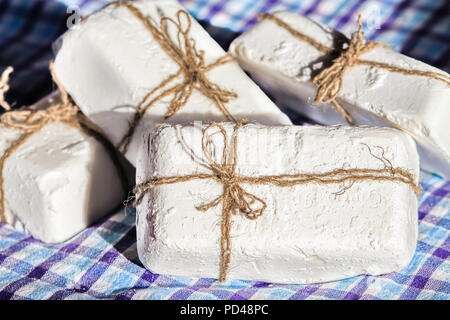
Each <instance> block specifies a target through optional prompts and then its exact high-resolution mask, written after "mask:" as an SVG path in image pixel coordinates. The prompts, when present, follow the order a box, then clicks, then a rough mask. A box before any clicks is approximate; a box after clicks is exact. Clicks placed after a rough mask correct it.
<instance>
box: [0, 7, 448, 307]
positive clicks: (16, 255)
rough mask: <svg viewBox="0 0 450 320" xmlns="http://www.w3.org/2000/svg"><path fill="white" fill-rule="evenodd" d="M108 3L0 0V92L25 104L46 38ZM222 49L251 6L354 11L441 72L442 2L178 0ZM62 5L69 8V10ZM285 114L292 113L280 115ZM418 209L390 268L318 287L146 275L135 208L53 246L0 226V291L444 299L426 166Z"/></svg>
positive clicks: (339, 17) (44, 89)
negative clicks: (0, 85) (406, 245)
mask: <svg viewBox="0 0 450 320" xmlns="http://www.w3.org/2000/svg"><path fill="white" fill-rule="evenodd" d="M107 2H108V1H95V0H91V1H89V0H84V1H83V0H73V1H69V0H65V1H59V2H58V1H48V0H47V1H41V0H33V1H29V0H3V1H0V44H1V45H0V47H1V50H0V64H1V66H0V68H1V70H3V69H4V68H5V67H6V66H7V65H13V66H14V67H15V69H16V71H17V72H16V73H15V75H14V77H13V82H12V90H11V92H10V94H8V100H9V101H12V102H15V105H21V104H23V103H26V104H30V103H33V102H35V101H36V100H37V99H38V98H40V97H42V96H44V95H45V94H46V93H48V92H50V91H51V90H52V85H51V81H50V76H49V73H48V71H47V66H48V62H49V59H51V57H52V53H51V43H52V42H53V41H54V40H55V39H56V38H57V37H58V36H59V35H60V34H61V33H63V32H64V31H65V30H66V28H67V25H66V22H67V18H68V17H70V16H71V15H72V14H73V13H74V12H80V13H81V14H88V13H90V12H92V11H93V10H95V9H97V8H99V7H101V6H102V5H104V4H105V3H107ZM181 2H182V3H183V4H184V5H185V6H186V7H187V9H188V10H189V11H190V12H191V13H192V14H193V15H194V16H195V17H196V18H197V19H199V20H201V22H202V24H203V25H204V26H205V27H206V28H207V30H208V31H209V32H210V33H211V35H212V36H213V37H214V38H215V39H216V40H218V41H219V42H220V43H221V44H222V45H223V46H224V47H225V48H226V47H227V46H228V44H229V42H230V41H231V40H232V39H233V38H234V37H235V36H236V35H237V34H238V33H239V32H242V31H243V30H245V29H247V28H248V27H249V26H251V25H252V24H253V23H255V17H256V15H257V13H259V12H264V11H272V10H279V9H285V10H290V11H294V12H298V13H301V14H304V15H307V16H309V17H311V18H314V19H316V20H318V21H321V22H323V23H326V24H328V25H330V26H331V27H336V28H339V29H341V30H343V31H345V32H351V31H353V30H354V29H355V26H356V23H355V12H357V11H361V12H362V13H363V14H364V16H366V17H369V18H370V19H371V20H370V21H369V20H367V21H366V23H367V24H366V30H365V31H366V35H367V37H368V38H370V39H372V40H376V41H380V42H384V43H386V44H389V45H390V46H392V47H394V48H395V49H396V50H399V51H401V52H403V53H405V54H407V55H409V56H412V57H414V58H417V59H420V60H422V61H425V62H427V63H430V64H432V65H435V66H437V67H439V68H442V69H444V70H446V71H450V3H449V1H448V0H374V1H357V0H322V1H319V0H230V1H224V0H182V1H181ZM68 8H69V10H68ZM289 115H290V116H291V117H292V119H293V120H294V121H299V120H298V115H296V114H293V113H290V114H289ZM421 184H422V187H423V188H424V191H423V193H422V195H421V197H420V209H419V212H418V218H419V221H420V224H419V231H420V234H419V242H418V245H417V250H416V254H415V256H414V258H413V259H412V261H411V263H410V264H409V265H408V266H407V267H406V268H405V269H403V270H402V271H401V272H399V273H392V274H387V275H385V276H379V277H372V276H358V277H354V278H350V279H346V280H343V281H337V282H330V283H326V284H318V285H277V284H269V283H263V282H251V281H229V282H227V283H223V284H221V283H218V282H216V281H214V280H212V279H193V278H176V277H168V276H165V275H157V274H152V273H151V272H149V271H147V270H145V269H144V268H143V267H142V266H141V264H140V263H139V260H138V258H137V256H136V243H135V241H136V235H135V233H136V228H135V224H134V222H135V214H134V212H128V213H125V212H124V211H120V212H118V213H116V214H113V215H111V216H109V218H107V219H105V220H103V221H101V222H100V223H98V224H97V225H95V226H93V227H91V228H89V229H87V230H86V231H84V232H82V233H81V234H79V235H77V236H76V237H74V238H73V239H72V240H70V241H68V242H66V243H63V244H59V245H46V244H43V243H41V242H39V241H37V240H35V239H33V238H31V237H30V236H28V235H27V234H24V233H21V232H17V231H15V230H14V229H12V228H11V227H10V226H8V225H1V224H0V299H322V298H323V299H449V297H450V260H449V255H450V232H449V230H450V182H448V181H444V180H443V179H441V178H439V177H437V176H435V175H431V174H428V173H425V172H422V174H421Z"/></svg>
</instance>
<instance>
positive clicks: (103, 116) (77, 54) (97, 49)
mask: <svg viewBox="0 0 450 320" xmlns="http://www.w3.org/2000/svg"><path fill="white" fill-rule="evenodd" d="M132 4H133V5H134V6H135V7H136V8H138V9H139V10H140V11H141V12H142V13H143V14H144V15H145V16H146V17H148V18H149V19H150V20H151V21H152V22H153V24H155V25H157V26H159V21H160V19H161V18H162V17H163V16H164V17H170V18H172V19H174V20H176V19H177V18H176V16H177V12H178V11H179V10H183V7H182V6H181V5H180V4H179V3H178V2H177V1H173V0H161V1H133V2H132ZM182 23H183V26H184V27H186V25H187V23H186V19H184V18H183V22H182ZM191 23H192V25H191V29H190V32H189V36H190V37H191V38H192V39H194V40H195V44H196V49H197V51H198V52H200V51H201V50H203V51H204V55H205V56H204V59H205V64H206V65H209V64H211V63H214V62H215V61H217V59H219V58H221V57H223V56H224V55H225V52H224V51H223V49H222V48H221V47H220V46H219V45H218V44H217V43H216V42H215V41H214V40H213V39H212V38H211V37H210V36H209V35H208V33H207V32H206V31H205V30H204V29H203V28H202V27H201V26H200V24H199V23H198V22H196V21H195V19H194V18H192V17H191ZM168 28H169V33H170V36H171V39H172V40H173V41H175V42H176V41H177V40H176V36H175V32H173V31H174V29H175V28H174V26H173V24H169V25H168ZM179 69H180V67H179V65H178V64H177V63H176V62H175V61H174V60H173V59H172V58H171V57H170V56H169V55H168V54H167V53H166V52H165V51H164V50H163V49H162V48H161V45H160V44H159V43H158V42H157V41H156V40H155V38H154V37H153V35H152V34H151V33H150V32H149V31H148V30H147V29H146V28H145V27H144V25H143V23H142V22H141V21H139V20H138V19H137V18H136V17H135V16H134V15H133V14H132V13H131V12H130V11H129V10H128V9H127V8H124V7H116V6H109V7H106V8H104V9H103V10H101V11H99V12H97V13H95V14H93V15H91V16H89V17H87V18H86V20H84V21H83V22H82V23H81V24H80V25H78V26H77V27H75V28H73V29H72V30H70V31H69V32H68V33H67V34H66V35H65V36H64V37H63V39H62V43H61V46H60V49H59V51H58V53H57V56H56V59H55V70H56V74H57V76H58V78H59V80H60V81H61V83H62V85H63V86H64V88H65V89H66V90H67V91H68V92H69V94H70V95H71V96H72V98H73V99H74V100H75V102H76V103H77V105H78V106H79V107H80V108H81V110H82V111H83V113H85V114H86V115H87V116H88V117H90V118H91V120H92V121H94V122H95V123H96V124H97V125H99V126H100V127H101V128H102V129H103V130H104V131H105V133H106V135H107V136H108V138H109V139H110V140H111V141H112V142H113V143H114V144H115V145H118V144H119V142H120V141H121V139H122V137H123V136H124V135H125V134H126V133H127V131H128V128H129V126H130V122H131V121H132V120H133V118H134V114H135V108H136V107H137V105H138V104H139V103H140V102H141V100H142V99H143V98H144V97H145V96H146V95H147V93H149V92H150V91H151V90H153V89H155V88H157V87H159V86H160V85H161V83H162V82H163V81H164V80H165V79H167V78H168V77H169V76H171V75H174V74H176V73H177V72H178V71H179ZM206 75H207V78H208V79H209V80H210V81H211V82H212V83H215V84H216V85H218V86H219V87H220V88H222V89H225V90H228V91H231V92H233V93H235V94H237V96H238V97H237V98H231V100H230V101H229V102H228V103H225V105H226V108H227V109H228V111H229V112H230V113H231V114H232V115H233V116H234V117H235V118H236V120H238V119H240V118H248V119H252V120H257V121H259V122H261V123H266V124H291V122H290V120H289V119H288V117H287V116H286V115H284V114H283V113H282V112H281V111H280V110H279V109H278V107H277V106H275V105H274V104H273V103H272V102H271V101H270V99H269V98H268V97H267V96H266V95H265V94H264V93H263V92H262V91H261V90H260V89H259V87H258V86H257V85H255V84H254V83H253V82H252V81H251V80H250V79H249V78H248V76H247V75H246V74H245V73H244V71H242V69H241V68H240V67H239V65H238V63H237V62H229V63H226V64H223V65H220V66H216V67H214V68H212V69H211V70H209V71H207V72H206ZM182 81H183V76H179V77H177V78H176V80H174V82H173V83H172V84H171V85H174V84H179V83H181V82H182ZM169 87H170V85H168V86H166V87H164V88H165V89H166V88H169ZM158 92H161V91H158ZM153 97H155V95H153ZM172 97H173V95H171V96H168V97H165V98H163V99H162V100H158V101H157V103H155V104H154V105H152V106H151V107H150V109H149V110H148V111H147V112H146V114H145V117H144V119H143V120H142V122H141V124H140V126H139V128H138V129H137V131H136V132H135V135H134V138H133V139H132V141H131V143H130V145H129V147H128V151H127V152H126V154H125V156H126V158H127V159H128V160H129V161H130V162H131V163H132V164H135V158H136V151H137V150H138V148H139V140H140V137H141V136H142V134H141V133H139V132H138V131H139V130H140V129H142V128H147V129H148V128H151V127H152V126H154V124H155V123H158V122H164V118H163V116H164V115H165V113H166V112H167V111H168V106H169V103H170V101H171V99H172ZM193 120H212V121H219V120H226V118H225V117H224V115H223V114H222V112H221V111H220V110H219V109H218V107H217V106H216V105H215V104H214V103H213V102H212V101H211V100H210V99H208V98H207V97H205V95H203V94H202V93H200V92H199V90H197V89H193V92H192V95H191V96H190V97H189V99H188V101H187V103H186V104H185V105H184V106H183V107H182V108H181V110H179V112H178V113H176V114H175V115H173V116H172V117H170V118H169V119H168V120H167V121H168V122H174V123H185V122H190V121H193Z"/></svg>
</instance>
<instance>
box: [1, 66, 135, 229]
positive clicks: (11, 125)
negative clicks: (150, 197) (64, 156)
mask: <svg viewBox="0 0 450 320" xmlns="http://www.w3.org/2000/svg"><path fill="white" fill-rule="evenodd" d="M50 71H51V74H52V77H53V81H54V82H55V83H56V85H57V87H58V89H59V91H60V94H61V102H60V103H54V104H52V105H50V106H49V107H47V108H45V109H37V110H32V109H27V108H21V109H19V110H11V107H10V105H9V104H8V103H7V102H6V100H5V94H6V92H7V91H8V90H9V84H8V82H9V75H10V74H11V73H12V72H13V68H12V67H8V68H7V69H5V71H4V72H3V74H2V76H1V79H0V106H1V107H2V108H3V109H5V110H6V112H5V113H3V114H2V115H1V116H0V126H1V127H3V128H7V129H13V130H19V131H21V132H22V134H21V135H20V136H19V138H17V139H16V140H15V141H13V143H12V144H11V145H10V146H9V147H8V148H7V149H6V151H5V152H4V153H3V155H2V156H1V157H0V222H6V216H5V197H4V195H5V190H4V177H3V169H4V167H5V164H6V161H7V160H8V158H9V157H10V156H11V155H12V154H13V153H14V152H16V151H17V149H19V147H20V146H22V145H23V144H24V143H25V142H26V141H27V140H28V139H29V138H31V136H33V134H35V133H37V132H39V131H40V130H42V129H43V128H44V126H46V125H47V124H50V123H53V122H56V121H61V122H63V123H65V124H67V125H69V126H72V127H74V128H77V129H79V130H80V131H82V132H83V133H85V134H87V135H89V136H92V137H94V138H95V139H96V140H97V141H98V142H100V143H101V144H102V145H103V147H104V149H105V150H106V152H107V153H108V154H109V156H110V158H111V160H112V161H113V164H114V166H115V167H116V169H117V172H118V175H119V177H120V180H121V183H122V187H123V190H124V193H125V192H126V191H127V190H128V181H127V178H126V176H125V173H124V170H123V168H122V164H121V163H120V161H119V158H118V154H117V152H116V150H115V148H114V146H113V145H112V144H111V143H110V142H109V141H108V139H106V138H105V137H104V134H103V132H102V130H101V129H100V128H98V127H97V126H96V125H95V124H94V123H92V122H91V121H90V120H89V119H88V118H87V117H86V116H84V115H83V114H82V113H81V111H80V109H79V108H78V107H77V106H76V105H74V104H73V103H72V102H71V99H70V98H69V95H68V94H67V92H66V91H65V90H64V88H63V87H62V85H61V83H60V82H59V81H58V79H57V78H56V75H55V72H54V70H53V62H51V63H50Z"/></svg>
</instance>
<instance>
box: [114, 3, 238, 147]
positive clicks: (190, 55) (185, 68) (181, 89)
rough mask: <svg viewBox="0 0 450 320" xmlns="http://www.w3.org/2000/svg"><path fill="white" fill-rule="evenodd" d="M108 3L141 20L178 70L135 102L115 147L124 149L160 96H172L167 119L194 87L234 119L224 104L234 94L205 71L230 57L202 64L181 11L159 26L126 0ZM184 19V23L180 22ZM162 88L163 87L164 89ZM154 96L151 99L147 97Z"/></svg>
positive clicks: (165, 18) (163, 20)
mask: <svg viewBox="0 0 450 320" xmlns="http://www.w3.org/2000/svg"><path fill="white" fill-rule="evenodd" d="M110 5H114V6H118V7H125V8H127V9H128V10H129V11H130V12H131V13H132V14H133V15H134V16H135V17H136V18H137V19H138V20H139V21H141V22H142V23H143V25H144V26H145V28H146V29H147V30H148V31H150V33H151V34H152V36H153V38H154V39H155V40H156V41H157V42H158V44H159V45H160V46H161V48H162V49H163V50H164V51H165V52H166V53H167V55H168V56H169V57H170V58H171V59H172V60H173V61H175V62H176V63H177V65H178V66H179V68H180V69H179V70H178V72H177V73H175V74H173V75H171V76H169V77H167V78H166V79H165V80H164V81H163V82H161V84H160V85H159V86H157V87H156V88H154V89H153V90H151V91H150V92H149V93H148V94H147V95H145V97H144V98H143V99H142V101H141V103H140V104H139V105H138V107H137V110H136V113H135V116H134V119H133V121H132V122H131V124H130V127H129V130H128V132H127V133H126V134H125V136H124V137H123V138H122V140H121V141H120V143H119V145H118V148H119V149H120V150H121V151H122V152H125V151H126V150H127V148H128V145H129V143H130V141H131V138H132V137H133V134H134V131H135V129H136V127H137V126H138V125H139V122H140V121H141V119H142V117H143V116H144V114H145V112H146V111H147V110H148V109H149V108H150V107H151V106H153V105H154V104H155V103H156V102H158V101H159V100H161V99H162V98H164V97H167V96H170V95H172V96H173V97H172V100H171V101H170V103H169V107H168V110H167V112H166V114H165V116H164V117H165V118H166V119H167V118H169V117H171V116H173V115H174V114H176V113H177V112H178V111H179V110H180V109H181V107H183V106H184V105H185V104H186V103H187V101H188V99H189V97H190V96H191V94H192V92H193V91H194V89H195V90H198V91H199V92H201V93H202V94H203V95H204V96H205V97H207V98H208V99H210V100H211V101H212V102H214V104H215V105H216V106H217V108H218V109H219V110H220V111H221V112H222V114H223V115H224V116H225V117H226V119H227V120H229V121H233V122H235V119H234V118H233V116H232V115H231V113H230V112H229V111H228V109H227V108H226V107H225V104H226V103H228V102H229V101H230V99H232V98H236V97H237V95H236V94H235V93H233V92H231V91H228V90H224V89H222V88H220V87H219V85H217V84H216V83H213V82H212V81H210V80H209V79H208V77H207V72H208V71H210V70H212V69H214V68H216V67H218V66H220V65H223V64H226V63H228V62H231V61H234V59H233V58H232V57H231V56H229V55H228V54H227V55H225V56H223V57H221V58H219V59H217V60H216V61H215V62H213V63H211V64H206V63H205V57H204V56H205V53H204V51H203V50H200V51H197V49H196V44H195V40H194V39H193V38H191V37H190V36H189V32H190V30H191V18H190V16H189V14H188V13H187V12H186V11H184V10H179V11H178V12H177V15H176V20H174V19H172V18H169V17H163V18H161V20H160V23H159V28H158V27H156V26H155V25H154V24H153V22H151V21H150V20H149V19H147V18H146V17H145V16H144V14H143V13H142V12H141V11H140V10H139V9H138V8H136V7H135V6H133V5H132V4H131V3H129V2H113V3H111V4H110ZM183 22H185V25H184V24H183ZM169 23H170V24H172V25H173V26H175V28H176V31H177V32H176V34H177V36H176V39H177V40H176V41H174V40H172V38H171V37H170V36H169V34H168V26H169ZM180 77H182V79H183V80H182V81H181V83H179V84H174V85H170V84H171V83H172V82H173V81H174V80H176V79H179V78H180ZM164 88H166V89H164ZM162 89H164V90H163V91H162V92H161V93H159V94H157V95H156V96H154V95H155V94H156V93H157V92H158V91H160V90H162ZM152 96H154V97H153V98H152V99H150V98H151V97H152Z"/></svg>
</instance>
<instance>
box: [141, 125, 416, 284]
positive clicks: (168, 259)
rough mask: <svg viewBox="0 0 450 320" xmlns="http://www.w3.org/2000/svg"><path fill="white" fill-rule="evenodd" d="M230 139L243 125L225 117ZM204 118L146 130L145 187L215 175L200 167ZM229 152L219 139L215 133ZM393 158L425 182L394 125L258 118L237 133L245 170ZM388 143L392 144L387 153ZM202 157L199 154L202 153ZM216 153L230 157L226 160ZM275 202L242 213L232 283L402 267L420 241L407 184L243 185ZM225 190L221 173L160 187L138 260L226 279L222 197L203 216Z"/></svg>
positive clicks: (283, 170)
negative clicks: (281, 122)
mask: <svg viewBox="0 0 450 320" xmlns="http://www.w3.org/2000/svg"><path fill="white" fill-rule="evenodd" d="M224 126H225V129H226V130H227V132H228V135H229V136H230V135H231V133H232V129H233V126H232V125H231V124H225V125H224ZM201 128H202V127H201V126H200V127H199V126H195V125H194V126H188V125H186V126H184V125H176V126H168V125H162V126H160V127H158V129H156V130H155V131H154V132H152V133H150V134H148V135H147V136H146V139H144V140H145V143H144V144H143V145H142V146H141V150H140V156H139V157H138V163H137V183H143V182H145V181H148V180H149V179H153V178H158V177H167V176H183V175H188V174H195V173H206V174H208V173H211V171H209V169H208V168H205V167H203V166H202V165H200V164H199V163H200V162H201V161H202V160H205V157H204V156H203V153H202V149H201V136H202V134H201ZM213 141H214V145H216V148H217V150H218V151H217V152H218V153H219V154H220V152H221V151H220V150H221V148H222V147H221V146H223V143H222V142H221V141H222V140H221V139H220V135H219V134H217V135H213ZM369 148H370V149H371V152H372V153H373V155H376V156H378V157H381V156H382V149H383V150H384V156H385V157H386V159H388V160H389V161H390V162H391V163H392V166H393V167H395V168H402V169H403V170H407V171H408V172H410V173H411V174H413V176H414V177H415V179H416V182H417V180H418V174H419V160H418V155H417V152H416V147H415V143H414V141H413V140H412V139H411V138H410V137H409V136H408V135H406V134H404V133H402V132H400V131H398V130H395V129H392V128H381V127H380V128H350V127H320V126H307V127H299V126H284V127H282V126H278V127H277V126H274V127H271V126H263V125H256V124H252V125H248V126H245V127H244V128H242V129H240V131H239V133H238V147H237V150H238V158H237V170H236V172H238V173H239V174H240V175H241V176H251V177H258V176H261V175H280V174H298V173H323V172H327V171H331V170H335V169H339V168H345V169H350V168H354V169H383V168H384V167H385V163H383V162H382V161H380V160H379V159H377V158H376V157H374V156H373V155H371V154H370V152H369ZM381 148H382V149H381ZM193 159H195V161H194V160H193ZM217 161H219V162H220V160H219V158H218V159H217ZM242 187H243V188H244V190H245V191H247V192H249V193H251V194H253V195H255V196H257V197H260V198H261V199H263V200H264V201H265V202H266V203H267V209H266V210H265V211H264V213H263V215H262V216H261V217H259V218H258V219H257V220H248V219H246V218H245V217H243V216H241V215H234V216H233V218H232V226H231V265H230V269H229V273H228V279H248V280H262V281H268V282H278V283H314V282H321V281H330V280H336V279H342V278H346V277H351V276H355V275H358V274H373V275H377V274H384V273H388V272H392V271H398V270H400V269H402V268H403V267H405V266H406V265H407V264H408V262H409V261H410V259H411V257H412V256H413V253H414V251H415V247H416V241H417V198H416V195H415V194H414V192H413V191H412V189H411V188H410V186H408V185H406V184H401V183H398V182H381V181H378V182H375V181H363V182H356V183H355V184H354V185H353V186H352V187H351V188H349V189H348V190H347V191H345V192H344V193H343V194H342V195H335V194H334V193H336V192H339V191H341V190H342V188H343V186H342V185H339V184H333V185H319V184H317V183H309V184H306V185H297V186H294V187H276V186H273V185H247V184H242ZM221 194H222V185H221V184H220V183H218V182H217V181H215V180H212V179H207V180H192V181H186V182H179V183H175V184H171V185H163V186H159V187H155V188H153V189H151V190H150V191H149V192H148V193H147V194H146V196H145V197H144V198H143V201H142V202H141V203H140V204H139V205H138V207H137V246H138V253H139V257H140V260H141V261H142V263H143V264H144V265H145V267H147V268H148V269H149V270H151V271H152V272H155V273H163V274H170V275H175V276H189V277H191V276H192V277H212V278H217V277H218V275H219V265H220V246H219V240H220V235H221V227H220V223H221V214H222V208H221V205H219V206H217V207H214V208H211V209H209V210H208V211H206V212H200V211H198V210H197V209H196V207H197V206H200V205H204V204H207V203H209V202H211V201H212V200H214V199H216V198H217V197H218V196H220V195H221Z"/></svg>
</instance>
